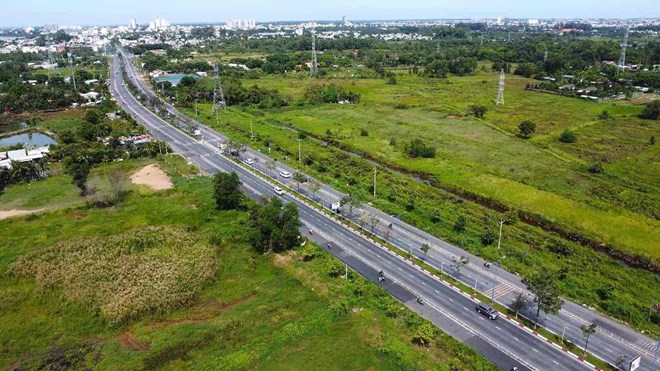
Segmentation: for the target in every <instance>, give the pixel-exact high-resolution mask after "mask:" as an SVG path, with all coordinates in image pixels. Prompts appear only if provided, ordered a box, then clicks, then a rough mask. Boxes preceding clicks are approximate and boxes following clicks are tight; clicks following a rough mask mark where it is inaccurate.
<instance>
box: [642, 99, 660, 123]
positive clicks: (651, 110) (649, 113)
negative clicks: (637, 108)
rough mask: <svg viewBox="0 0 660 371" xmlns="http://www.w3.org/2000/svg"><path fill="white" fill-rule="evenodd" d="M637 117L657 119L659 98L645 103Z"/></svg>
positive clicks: (659, 110) (659, 109) (659, 112)
mask: <svg viewBox="0 0 660 371" xmlns="http://www.w3.org/2000/svg"><path fill="white" fill-rule="evenodd" d="M639 117H641V118H643V119H647V120H657V119H658V117H660V100H658V99H656V100H654V101H652V102H650V103H647V104H646V107H644V111H642V113H641V114H640V115H639Z"/></svg>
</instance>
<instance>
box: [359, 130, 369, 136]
mask: <svg viewBox="0 0 660 371" xmlns="http://www.w3.org/2000/svg"><path fill="white" fill-rule="evenodd" d="M360 136H361V137H368V136H369V132H368V131H367V130H365V129H360Z"/></svg>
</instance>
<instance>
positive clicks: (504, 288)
mask: <svg viewBox="0 0 660 371" xmlns="http://www.w3.org/2000/svg"><path fill="white" fill-rule="evenodd" d="M515 289H516V286H514V285H513V284H511V283H509V282H504V283H500V284H499V285H497V286H495V295H494V298H495V299H497V298H500V297H502V296H504V295H506V294H508V293H510V292H512V291H514V290H515ZM487 294H489V296H490V295H491V294H492V289H491V290H489V291H487Z"/></svg>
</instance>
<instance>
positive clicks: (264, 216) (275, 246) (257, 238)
mask: <svg viewBox="0 0 660 371" xmlns="http://www.w3.org/2000/svg"><path fill="white" fill-rule="evenodd" d="M264 201H265V203H264V204H263V205H262V204H256V205H254V206H252V207H251V208H250V213H249V214H250V218H249V221H248V230H249V237H248V240H249V241H250V244H251V245H252V246H253V247H254V248H255V249H256V250H257V251H258V252H260V253H267V252H270V251H273V252H281V251H285V250H288V249H291V248H292V247H294V246H296V245H297V244H298V242H299V238H300V233H299V231H298V228H299V227H300V217H299V215H298V208H297V207H296V205H295V204H293V203H288V204H286V205H284V206H283V205H282V201H281V200H280V199H279V198H277V197H273V198H271V199H270V200H264Z"/></svg>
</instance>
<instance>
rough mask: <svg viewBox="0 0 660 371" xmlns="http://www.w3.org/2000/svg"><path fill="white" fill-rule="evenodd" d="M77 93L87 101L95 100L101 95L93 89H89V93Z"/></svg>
mask: <svg viewBox="0 0 660 371" xmlns="http://www.w3.org/2000/svg"><path fill="white" fill-rule="evenodd" d="M79 94H80V96H81V97H83V98H84V99H86V100H87V101H93V100H97V99H98V97H99V95H101V94H100V93H97V92H95V91H90V92H89V93H84V94H83V93H79Z"/></svg>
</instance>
